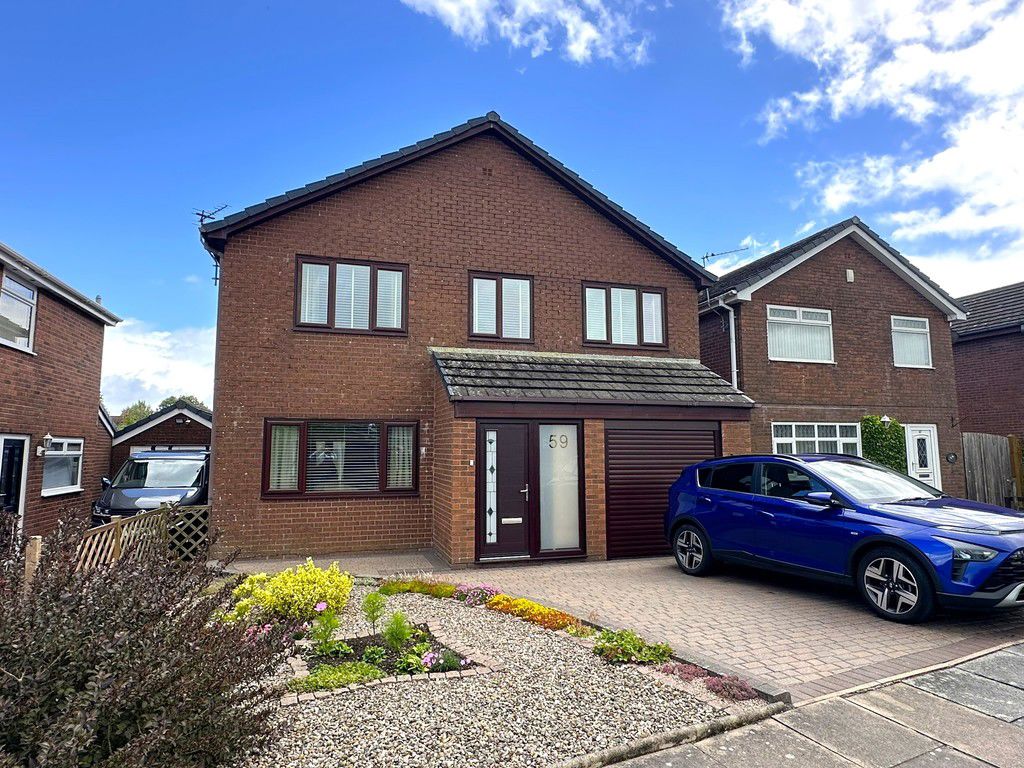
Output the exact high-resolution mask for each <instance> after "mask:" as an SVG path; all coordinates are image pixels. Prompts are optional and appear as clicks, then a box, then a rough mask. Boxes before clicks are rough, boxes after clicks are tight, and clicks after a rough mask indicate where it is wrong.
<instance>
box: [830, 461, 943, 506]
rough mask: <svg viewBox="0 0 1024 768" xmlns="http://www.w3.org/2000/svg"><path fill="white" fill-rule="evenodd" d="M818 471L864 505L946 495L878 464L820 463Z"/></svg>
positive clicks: (935, 497)
mask: <svg viewBox="0 0 1024 768" xmlns="http://www.w3.org/2000/svg"><path fill="white" fill-rule="evenodd" d="M814 470H815V471H816V472H818V473H819V474H820V475H821V476H822V477H824V478H825V479H826V480H828V481H829V482H830V483H832V485H834V486H835V487H836V488H837V489H838V490H839V491H841V492H842V493H844V494H846V495H847V496H849V497H850V498H851V499H855V500H856V501H859V502H860V503H861V504H884V503H886V502H892V501H905V500H909V499H937V498H939V497H941V496H942V493H941V492H939V491H937V490H935V489H934V488H932V487H931V486H930V485H925V484H924V483H921V482H918V481H917V480H914V479H913V478H910V477H907V476H906V475H901V474H900V473H899V472H895V471H893V470H891V469H887V468H885V467H880V466H878V465H875V464H857V463H854V462H850V461H828V460H825V461H816V462H814Z"/></svg>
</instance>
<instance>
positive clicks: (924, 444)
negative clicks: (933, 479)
mask: <svg viewBox="0 0 1024 768" xmlns="http://www.w3.org/2000/svg"><path fill="white" fill-rule="evenodd" d="M917 466H918V469H928V439H927V438H924V437H918V438H917Z"/></svg>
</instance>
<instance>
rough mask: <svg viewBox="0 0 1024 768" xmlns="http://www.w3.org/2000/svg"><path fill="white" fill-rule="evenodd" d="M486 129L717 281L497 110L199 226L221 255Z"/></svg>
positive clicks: (685, 265) (681, 263) (670, 255)
mask: <svg viewBox="0 0 1024 768" xmlns="http://www.w3.org/2000/svg"><path fill="white" fill-rule="evenodd" d="M485 130H494V131H497V132H499V133H500V134H501V135H502V136H503V137H504V138H505V139H506V140H508V141H510V142H511V143H512V144H513V145H515V146H517V147H518V148H519V149H520V150H523V151H525V152H526V153H527V154H529V155H532V156H534V157H535V158H536V159H537V160H539V161H540V163H541V164H543V165H544V166H545V167H547V169H548V170H549V171H551V172H552V173H554V174H555V175H556V176H558V177H560V178H561V179H562V180H563V181H564V182H565V183H566V184H567V185H568V186H570V187H571V188H573V189H575V190H576V191H577V192H578V193H579V194H580V195H582V196H584V197H587V198H589V199H590V200H591V201H593V202H594V203H595V204H596V206H597V207H598V208H600V209H603V210H604V212H605V213H606V214H607V215H609V216H610V217H612V218H613V219H615V220H617V221H618V222H619V223H620V224H621V225H622V226H623V227H625V228H627V229H628V230H630V231H632V232H633V233H634V234H635V235H637V236H638V237H640V239H641V240H645V241H647V242H648V243H649V244H650V245H651V246H653V247H654V248H655V249H656V250H658V251H660V252H661V253H662V255H663V256H665V258H667V259H668V260H669V261H671V262H672V263H673V264H675V266H677V267H679V268H681V269H683V270H684V271H686V272H688V273H689V274H691V275H693V276H696V277H698V278H699V279H700V280H701V281H703V282H705V283H712V282H714V280H715V277H714V275H712V274H711V273H710V272H708V271H707V270H706V269H704V268H703V267H702V266H701V265H700V264H698V263H697V262H695V261H694V260H693V259H691V258H690V257H689V256H688V255H687V254H686V253H684V252H683V251H681V250H679V249H678V248H677V247H676V246H674V245H673V244H672V243H670V242H669V241H668V240H666V239H665V238H664V237H662V236H661V235H659V234H658V233H657V232H655V231H654V230H653V229H651V228H650V227H649V226H647V225H646V224H644V223H643V222H642V221H640V220H639V219H638V218H636V217H635V216H633V214H631V213H629V212H628V211H626V210H625V209H624V208H623V207H622V206H620V205H619V204H618V203H616V202H614V201H613V200H611V199H610V198H609V197H607V196H606V195H604V194H603V193H601V192H600V191H598V190H597V189H596V188H595V187H594V186H593V185H592V184H590V183H589V182H588V181H586V180H585V179H583V178H582V177H581V176H579V175H578V174H577V173H575V172H574V171H572V170H570V169H569V168H567V167H566V166H565V165H563V164H562V163H561V162H560V161H559V160H557V159H556V158H554V157H552V156H551V155H550V154H548V153H547V152H546V151H545V150H544V149H542V148H541V147H539V146H537V145H536V144H534V143H533V142H532V141H530V139H528V138H527V137H526V136H524V135H523V134H521V133H520V132H519V131H518V130H516V128H515V127H513V126H512V125H511V124H509V123H507V122H505V121H504V120H502V119H501V117H500V116H499V115H498V113H497V112H488V113H487V114H486V115H484V116H483V117H475V118H473V119H472V120H468V121H466V122H465V123H462V124H461V125H457V126H455V127H454V128H450V129H449V130H447V131H443V132H441V133H438V134H435V135H434V136H431V137H430V138H429V139H424V140H423V141H418V142H416V143H415V144H411V145H409V146H407V147H403V148H402V149H399V150H396V151H394V152H389V153H388V154H386V155H381V156H380V157H377V158H374V159H372V160H367V161H366V162H364V163H361V164H360V165H356V166H353V167H352V168H348V169H347V170H344V171H342V172H341V173H336V174H334V175H332V176H328V177H327V178H325V179H321V180H319V181H314V182H312V183H310V184H306V185H305V186H303V187H298V188H297V189H292V190H289V191H288V192H285V193H284V194H283V195H278V196H276V197H271V198H269V199H267V200H264V201H263V202H262V203H257V204H255V205H250V206H249V207H248V208H244V209H243V210H241V211H238V212H237V213H232V214H230V215H228V216H225V217H224V218H222V219H218V220H217V221H210V222H207V223H206V224H204V225H203V226H201V227H200V228H199V231H200V235H201V237H202V239H203V241H204V242H205V243H206V244H207V246H208V247H210V248H211V249H212V250H213V251H214V252H215V253H219V252H220V251H219V250H218V249H219V248H220V247H222V246H221V245H219V242H220V240H222V239H223V238H224V237H226V236H227V234H230V232H231V231H233V230H234V229H235V228H237V227H244V226H245V225H246V223H247V222H248V220H250V219H253V218H254V217H258V218H260V219H262V218H264V217H266V216H270V215H274V214H275V212H276V211H278V210H281V211H283V210H287V209H288V208H290V207H292V206H294V205H296V204H299V203H302V202H304V201H306V200H313V199H317V198H319V197H322V196H323V195H325V194H330V193H332V192H333V191H335V190H337V189H341V188H342V187H344V186H346V185H347V184H350V183H354V182H356V181H358V180H360V179H362V178H365V177H367V176H371V175H373V174H375V173H377V172H382V171H384V170H388V169H390V168H393V167H395V166H396V165H401V164H402V163H405V162H410V161H412V160H415V159H417V158H419V157H422V156H423V155H424V154H427V153H429V152H431V151H433V150H434V149H436V148H438V147H439V146H441V145H447V144H450V143H453V142H454V141H456V140H458V139H459V137H460V136H463V135H464V136H465V138H470V137H471V136H475V135H477V134H478V133H481V132H483V131H485Z"/></svg>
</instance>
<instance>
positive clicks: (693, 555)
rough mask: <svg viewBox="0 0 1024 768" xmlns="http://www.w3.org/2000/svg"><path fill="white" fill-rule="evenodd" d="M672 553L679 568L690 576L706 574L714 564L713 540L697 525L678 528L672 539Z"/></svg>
mask: <svg viewBox="0 0 1024 768" xmlns="http://www.w3.org/2000/svg"><path fill="white" fill-rule="evenodd" d="M672 554H674V555H675V557H676V564H677V565H678V566H679V570H681V571H682V572H683V573H685V574H687V575H689V576H706V575H707V574H708V573H710V572H711V568H712V566H713V564H714V560H713V557H712V555H711V542H709V541H708V537H707V534H706V533H704V531H702V530H701V529H700V528H698V527H697V526H695V525H683V526H680V527H679V528H677V529H676V532H675V535H674V538H673V540H672Z"/></svg>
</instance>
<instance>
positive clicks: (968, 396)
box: [953, 333, 1024, 437]
mask: <svg viewBox="0 0 1024 768" xmlns="http://www.w3.org/2000/svg"><path fill="white" fill-rule="evenodd" d="M953 360H954V362H955V364H956V389H957V401H958V403H959V406H960V429H961V430H963V431H964V432H987V433H989V434H993V435H1017V436H1018V437H1024V334H1021V333H1015V334H1010V335H1006V336H990V337H989V338H987V339H975V340H973V341H962V342H959V343H957V344H954V345H953Z"/></svg>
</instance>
